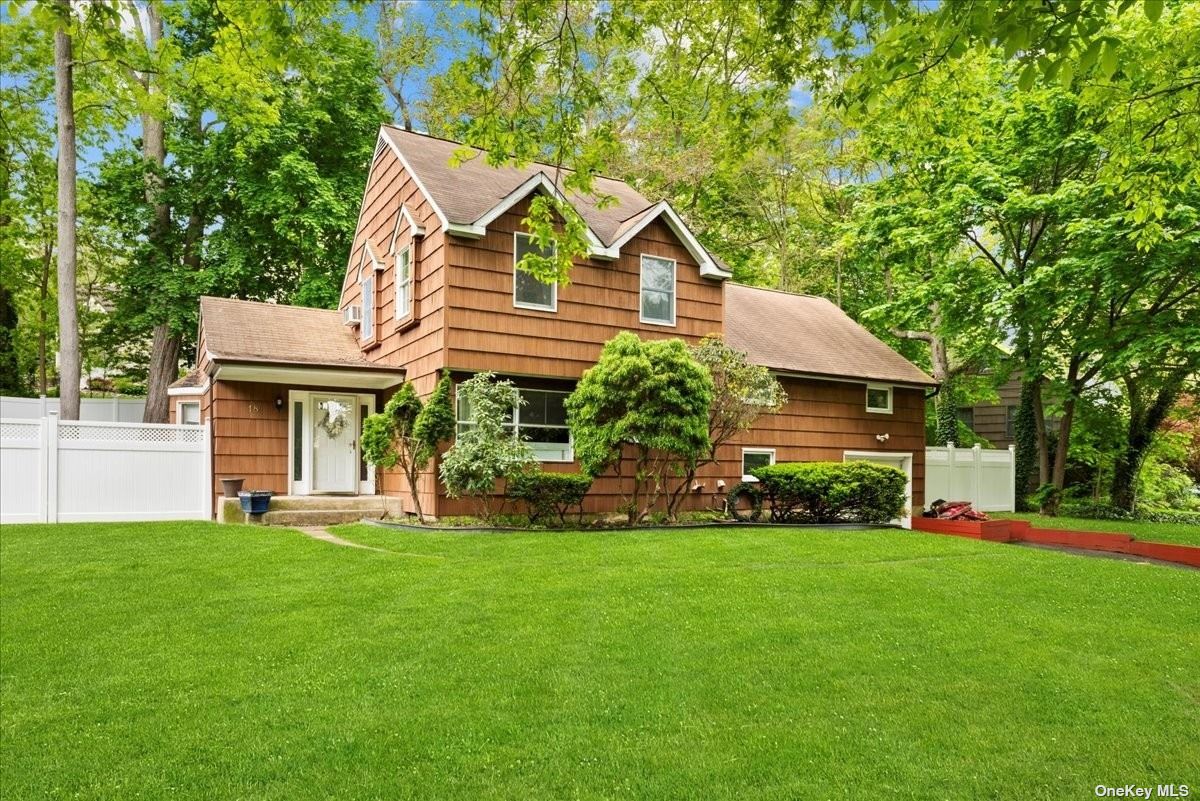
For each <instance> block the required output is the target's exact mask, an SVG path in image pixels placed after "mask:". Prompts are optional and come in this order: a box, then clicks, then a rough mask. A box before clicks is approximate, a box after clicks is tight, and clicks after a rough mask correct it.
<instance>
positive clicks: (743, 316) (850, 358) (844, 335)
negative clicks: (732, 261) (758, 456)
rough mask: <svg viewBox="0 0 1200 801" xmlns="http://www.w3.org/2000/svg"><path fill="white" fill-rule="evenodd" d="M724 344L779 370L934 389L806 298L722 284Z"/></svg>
mask: <svg viewBox="0 0 1200 801" xmlns="http://www.w3.org/2000/svg"><path fill="white" fill-rule="evenodd" d="M725 341H726V342H727V343H728V344H729V346H730V347H733V348H736V349H737V350H740V351H744V352H745V353H746V355H747V356H748V357H749V358H750V361H752V362H754V363H755V364H761V365H763V366H764V367H770V368H771V369H773V370H778V371H780V372H786V373H799V374H804V375H822V376H830V377H833V378H853V379H859V380H861V379H866V380H871V381H883V382H888V383H894V384H916V385H920V386H936V385H937V382H936V381H934V380H933V379H932V378H930V377H929V376H927V375H926V374H925V373H924V372H923V371H922V370H921V369H920V368H918V367H917V366H916V365H914V364H913V363H912V362H910V361H909V360H908V359H905V358H904V357H903V356H901V355H900V354H899V353H897V352H896V351H894V350H892V349H891V348H889V347H888V346H887V345H885V344H884V343H883V342H881V341H880V340H879V339H877V338H876V337H875V335H874V334H872V333H871V332H870V331H868V330H867V329H865V328H863V327H862V326H861V325H859V324H858V323H856V322H854V320H852V319H850V316H849V315H848V314H846V313H845V312H844V311H842V310H841V309H839V308H838V307H837V306H836V305H835V304H833V303H832V302H830V301H828V300H826V299H825V298H819V297H815V296H812V295H795V294H792V293H790V292H780V291H778V290H774V289H760V288H758V287H750V286H743V285H741V284H733V283H726V284H725Z"/></svg>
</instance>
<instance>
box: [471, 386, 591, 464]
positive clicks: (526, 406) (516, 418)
mask: <svg viewBox="0 0 1200 801" xmlns="http://www.w3.org/2000/svg"><path fill="white" fill-rule="evenodd" d="M517 391H518V392H520V394H521V401H522V403H521V404H520V405H519V406H515V407H513V409H512V411H511V412H510V413H509V414H508V415H506V419H505V423H504V427H505V428H507V429H511V430H512V432H513V434H514V436H518V437H520V438H521V439H523V440H525V441H526V442H527V443H528V444H529V447H530V448H532V449H533V454H534V456H535V457H537V460H538V461H539V462H570V461H573V460H574V459H575V450H574V448H573V446H572V444H571V429H570V428H568V427H567V408H566V404H565V402H566V400H567V395H569V394H570V393H569V392H559V391H556V390H549V389H518V390H517ZM457 406H458V430H459V431H464V430H466V429H467V428H468V427H469V426H470V425H471V407H470V404H468V403H467V399H466V398H464V397H463V396H462V395H459V396H458V404H457Z"/></svg>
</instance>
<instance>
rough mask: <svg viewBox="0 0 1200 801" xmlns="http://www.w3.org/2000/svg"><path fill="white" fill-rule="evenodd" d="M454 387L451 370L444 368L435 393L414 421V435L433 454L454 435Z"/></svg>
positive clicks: (434, 390)
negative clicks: (451, 394)
mask: <svg viewBox="0 0 1200 801" xmlns="http://www.w3.org/2000/svg"><path fill="white" fill-rule="evenodd" d="M453 388H454V385H453V382H452V381H451V380H450V371H449V370H443V371H442V377H441V378H439V379H438V382H437V386H435V387H434V388H433V394H432V395H430V396H429V400H428V401H426V402H425V406H424V408H422V409H421V411H420V413H419V414H418V415H417V419H416V420H415V421H414V422H413V436H414V437H416V439H417V440H418V441H419V442H421V443H423V444H424V445H425V447H427V448H428V449H429V450H430V455H431V456H432V455H433V453H434V452H436V450H437V446H438V445H439V444H440V443H442V442H448V441H449V440H450V439H452V438H453V437H454V428H455V419H454V404H453V403H452V402H451V400H450V393H451V391H452V390H453Z"/></svg>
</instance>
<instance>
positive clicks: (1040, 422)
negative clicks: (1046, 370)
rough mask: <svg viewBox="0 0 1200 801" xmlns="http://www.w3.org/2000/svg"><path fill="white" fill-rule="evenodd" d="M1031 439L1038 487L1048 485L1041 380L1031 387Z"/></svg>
mask: <svg viewBox="0 0 1200 801" xmlns="http://www.w3.org/2000/svg"><path fill="white" fill-rule="evenodd" d="M1033 423H1034V426H1035V428H1034V432H1033V439H1034V444H1035V445H1036V448H1037V460H1038V463H1037V466H1038V486H1041V485H1042V484H1049V483H1050V449H1049V447H1048V443H1047V441H1046V404H1045V402H1044V401H1043V399H1042V379H1041V376H1038V380H1037V383H1036V384H1035V385H1034V387H1033Z"/></svg>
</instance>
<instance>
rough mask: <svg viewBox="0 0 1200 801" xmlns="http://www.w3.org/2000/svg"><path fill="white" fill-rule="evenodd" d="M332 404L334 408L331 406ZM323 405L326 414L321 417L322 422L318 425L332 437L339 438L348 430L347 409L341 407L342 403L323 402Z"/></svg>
mask: <svg viewBox="0 0 1200 801" xmlns="http://www.w3.org/2000/svg"><path fill="white" fill-rule="evenodd" d="M331 406H332V407H333V408H330V407H331ZM322 407H323V408H324V411H325V416H324V417H322V418H321V422H320V423H318V424H317V425H319V426H320V427H321V430H322V431H324V432H325V434H326V435H327V436H328V437H329V438H330V439H337V438H338V436H339V435H340V434H341V433H342V432H343V431H345V430H346V410H345V409H343V408H341V404H337V405H334V404H329V405H325V404H322Z"/></svg>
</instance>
